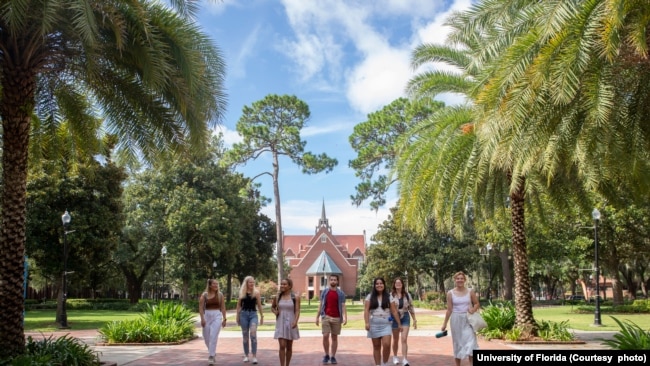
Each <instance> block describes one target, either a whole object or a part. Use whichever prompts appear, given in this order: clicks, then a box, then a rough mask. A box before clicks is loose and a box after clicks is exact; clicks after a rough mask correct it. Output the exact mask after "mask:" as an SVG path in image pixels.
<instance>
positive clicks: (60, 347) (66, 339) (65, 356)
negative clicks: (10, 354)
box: [0, 334, 100, 366]
mask: <svg viewBox="0 0 650 366" xmlns="http://www.w3.org/2000/svg"><path fill="white" fill-rule="evenodd" d="M99 364H100V360H99V355H98V354H97V352H94V351H93V350H92V349H90V347H89V346H88V345H87V344H84V343H82V342H81V341H80V340H78V339H77V338H73V337H70V336H69V335H67V334H66V335H64V336H63V337H59V338H57V339H53V337H52V336H50V337H48V338H45V339H42V340H34V339H33V338H32V337H31V336H29V337H27V342H26V344H25V353H24V354H22V355H20V356H17V357H14V358H13V359H10V360H5V361H0V365H11V366H23V365H24V366H97V365H99Z"/></svg>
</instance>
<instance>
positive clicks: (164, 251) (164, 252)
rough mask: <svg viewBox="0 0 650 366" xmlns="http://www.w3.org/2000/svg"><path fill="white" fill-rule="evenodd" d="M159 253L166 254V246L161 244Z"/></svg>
mask: <svg viewBox="0 0 650 366" xmlns="http://www.w3.org/2000/svg"><path fill="white" fill-rule="evenodd" d="M160 253H162V255H167V247H166V246H164V245H163V247H162V249H160Z"/></svg>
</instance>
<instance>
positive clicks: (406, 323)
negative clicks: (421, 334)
mask: <svg viewBox="0 0 650 366" xmlns="http://www.w3.org/2000/svg"><path fill="white" fill-rule="evenodd" d="M400 320H401V323H402V326H403V327H410V326H411V314H410V313H409V312H408V311H407V312H405V313H404V315H403V316H402V319H400ZM397 328H399V325H398V324H397V321H395V319H393V329H397Z"/></svg>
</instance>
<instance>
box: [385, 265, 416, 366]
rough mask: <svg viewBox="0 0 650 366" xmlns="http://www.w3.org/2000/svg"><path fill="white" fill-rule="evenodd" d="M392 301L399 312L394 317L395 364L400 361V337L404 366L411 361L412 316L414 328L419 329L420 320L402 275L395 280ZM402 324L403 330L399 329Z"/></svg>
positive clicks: (407, 365) (391, 294)
mask: <svg viewBox="0 0 650 366" xmlns="http://www.w3.org/2000/svg"><path fill="white" fill-rule="evenodd" d="M390 296H391V301H392V302H393V303H394V304H395V307H397V313H398V314H399V318H395V319H393V364H394V365H397V364H398V363H399V357H397V348H398V346H399V344H400V339H401V343H402V366H409V362H408V361H407V360H406V357H407V356H408V351H409V346H408V342H407V340H408V337H409V327H410V326H411V318H413V328H414V329H418V321H417V320H416V319H415V310H414V309H413V302H412V301H411V295H410V294H409V292H408V289H407V288H405V286H404V281H402V279H401V278H400V277H397V278H396V279H395V280H393V288H392V291H391V293H390ZM399 324H401V325H402V330H401V331H400V330H399V327H398V325H399Z"/></svg>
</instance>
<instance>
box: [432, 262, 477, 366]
mask: <svg viewBox="0 0 650 366" xmlns="http://www.w3.org/2000/svg"><path fill="white" fill-rule="evenodd" d="M453 278H454V284H455V287H454V288H453V289H451V290H449V291H448V292H447V312H446V313H445V321H444V322H443V323H442V328H440V330H441V331H445V330H446V329H447V322H449V321H450V320H451V340H452V343H453V346H454V361H455V362H456V366H460V361H461V360H463V359H465V358H467V359H468V360H469V364H470V365H471V364H472V361H473V359H472V354H473V351H474V350H475V349H478V341H477V340H476V333H475V332H474V329H472V327H471V326H470V325H469V323H468V322H467V313H470V314H473V313H474V312H476V311H478V309H479V308H480V306H481V305H480V304H479V302H478V298H477V297H476V293H474V291H472V290H471V289H468V288H466V287H465V281H466V280H467V277H466V276H465V273H464V272H456V274H454V277H453Z"/></svg>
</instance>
